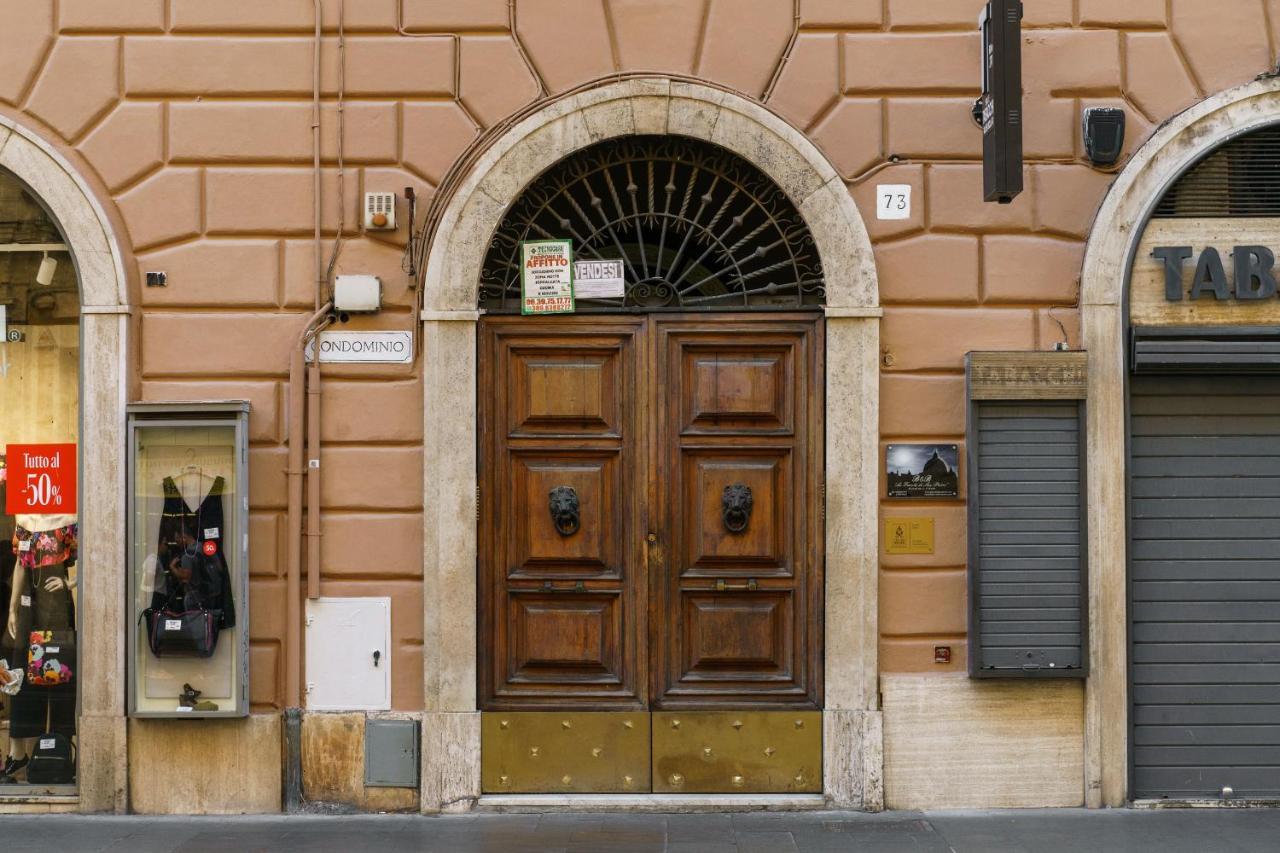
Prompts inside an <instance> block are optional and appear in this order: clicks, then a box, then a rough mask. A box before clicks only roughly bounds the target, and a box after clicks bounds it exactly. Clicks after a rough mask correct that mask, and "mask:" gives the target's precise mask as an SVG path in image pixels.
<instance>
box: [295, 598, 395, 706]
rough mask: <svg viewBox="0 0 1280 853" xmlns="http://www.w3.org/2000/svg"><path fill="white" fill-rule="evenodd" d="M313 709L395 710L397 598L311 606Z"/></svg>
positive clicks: (309, 698) (308, 680)
mask: <svg viewBox="0 0 1280 853" xmlns="http://www.w3.org/2000/svg"><path fill="white" fill-rule="evenodd" d="M306 633H307V636H306V649H307V672H306V694H307V709H308V710H310V711H389V710H391V599H390V598H317V599H314V600H310V601H308V602H307V630H306Z"/></svg>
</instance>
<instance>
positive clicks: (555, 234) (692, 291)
mask: <svg viewBox="0 0 1280 853" xmlns="http://www.w3.org/2000/svg"><path fill="white" fill-rule="evenodd" d="M563 238H569V239H572V240H573V251H574V256H575V257H576V258H577V259H579V260H592V259H600V260H612V259H620V260H622V261H623V267H624V269H623V272H624V278H625V291H624V292H625V295H624V296H623V297H620V298H617V299H579V300H578V305H577V310H578V311H579V312H584V311H618V310H623V311H661V310H664V309H666V310H683V311H690V310H739V311H740V310H744V309H747V310H759V309H765V310H768V309H791V310H794V309H797V308H817V307H819V306H821V305H822V304H823V302H824V301H825V295H826V289H825V285H824V281H823V274H822V263H821V261H820V260H819V258H818V250H817V247H816V246H815V245H814V242H813V237H812V235H811V234H810V233H809V229H808V227H807V226H806V225H805V222H804V219H803V218H802V217H801V216H800V212H799V211H798V210H796V207H795V205H794V204H792V203H791V200H790V199H788V198H787V196H786V195H785V194H784V193H783V192H782V190H781V189H780V188H779V187H778V185H777V184H775V183H774V182H773V181H772V180H770V179H769V178H768V177H767V176H766V175H765V174H764V173H763V172H761V171H760V170H759V169H757V168H755V167H754V166H752V165H751V164H750V163H748V162H747V161H746V160H744V159H742V158H741V157H738V156H737V155H735V154H732V153H730V152H729V151H727V150H725V149H724V148H721V147H719V146H716V145H711V144H709V143H704V142H700V141H697V140H693V139H687V138H683V137H677V136H637V137H630V138H626V139H620V140H611V141H608V142H602V143H599V144H597V145H593V146H591V147H589V148H585V149H583V150H582V151H579V152H578V153H576V154H573V155H571V156H570V157H568V158H566V159H564V160H562V161H560V162H559V163H557V164H556V165H554V166H552V167H551V168H550V169H548V170H547V171H546V172H544V173H543V174H542V175H541V176H539V177H538V178H537V179H536V180H535V181H534V182H533V183H532V184H530V185H529V186H528V187H527V188H526V189H525V190H524V192H523V193H522V194H521V195H520V197H519V198H518V199H517V200H516V201H515V203H514V204H513V205H512V206H511V210H510V212H508V213H507V215H506V217H505V218H504V219H503V220H502V223H501V224H500V225H499V226H498V229H497V231H496V232H494V235H493V239H492V241H491V242H490V244H489V250H488V254H487V255H486V256H485V262H484V269H483V271H482V273H481V278H480V307H481V308H484V309H486V310H489V311H495V312H502V311H518V310H519V308H520V264H519V252H520V243H521V241H523V240H542V239H563Z"/></svg>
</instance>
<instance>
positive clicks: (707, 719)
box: [652, 711, 822, 794]
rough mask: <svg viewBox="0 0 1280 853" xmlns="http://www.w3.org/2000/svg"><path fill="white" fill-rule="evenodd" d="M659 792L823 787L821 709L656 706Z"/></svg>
mask: <svg viewBox="0 0 1280 853" xmlns="http://www.w3.org/2000/svg"><path fill="white" fill-rule="evenodd" d="M652 717H653V790H654V792H655V793H660V794H732V793H752V794H761V793H768V794H802V793H821V792H822V712H821V711H798V712H788V711H742V712H721V711H689V712H684V713H680V712H673V711H655V712H653V714H652Z"/></svg>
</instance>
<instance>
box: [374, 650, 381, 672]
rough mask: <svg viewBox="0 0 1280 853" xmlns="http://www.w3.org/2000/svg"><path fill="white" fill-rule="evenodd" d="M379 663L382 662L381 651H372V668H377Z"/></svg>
mask: <svg viewBox="0 0 1280 853" xmlns="http://www.w3.org/2000/svg"><path fill="white" fill-rule="evenodd" d="M381 661H382V650H381V649H374V650H373V666H374V668H375V669H376V668H377V666H378V664H379V663H380V662H381Z"/></svg>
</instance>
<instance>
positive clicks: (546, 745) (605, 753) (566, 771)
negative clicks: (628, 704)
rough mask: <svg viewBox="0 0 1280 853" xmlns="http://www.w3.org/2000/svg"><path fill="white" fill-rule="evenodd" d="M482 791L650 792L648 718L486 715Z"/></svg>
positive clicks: (575, 713) (581, 713)
mask: <svg viewBox="0 0 1280 853" xmlns="http://www.w3.org/2000/svg"><path fill="white" fill-rule="evenodd" d="M480 787H481V790H482V791H483V792H484V793H486V794H557V793H594V794H614V793H617V794H640V793H648V792H649V790H650V786H649V714H648V713H646V712H642V711H638V712H634V713H632V712H627V711H573V712H557V711H518V712H512V713H501V712H497V711H486V712H484V713H483V714H481V715H480Z"/></svg>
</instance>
